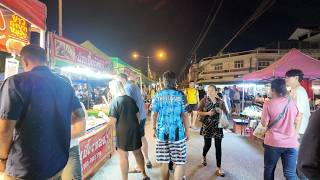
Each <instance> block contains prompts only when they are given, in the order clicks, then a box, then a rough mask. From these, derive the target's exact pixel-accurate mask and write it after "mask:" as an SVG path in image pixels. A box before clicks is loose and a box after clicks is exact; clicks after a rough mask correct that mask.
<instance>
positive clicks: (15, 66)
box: [4, 58, 19, 79]
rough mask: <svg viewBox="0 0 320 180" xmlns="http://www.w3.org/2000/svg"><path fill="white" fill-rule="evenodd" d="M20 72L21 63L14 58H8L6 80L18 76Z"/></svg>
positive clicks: (5, 71)
mask: <svg viewBox="0 0 320 180" xmlns="http://www.w3.org/2000/svg"><path fill="white" fill-rule="evenodd" d="M18 71H19V61H18V60H16V59H14V58H7V59H6V64H5V69H4V79H7V78H8V77H10V76H13V75H16V74H18Z"/></svg>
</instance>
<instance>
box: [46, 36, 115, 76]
mask: <svg viewBox="0 0 320 180" xmlns="http://www.w3.org/2000/svg"><path fill="white" fill-rule="evenodd" d="M50 48H51V53H50V55H51V57H53V58H54V59H55V58H57V59H59V60H62V61H67V62H71V63H74V64H78V65H82V66H85V67H88V68H93V69H96V70H100V71H110V70H111V69H112V63H111V62H109V61H106V60H104V59H103V58H101V57H99V56H97V55H95V54H93V53H92V52H91V51H89V50H87V49H85V48H84V47H82V46H80V45H78V44H76V43H74V42H72V41H70V40H68V39H66V38H63V37H61V36H57V35H54V34H51V38H50Z"/></svg>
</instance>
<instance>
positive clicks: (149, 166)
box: [146, 161, 152, 169]
mask: <svg viewBox="0 0 320 180" xmlns="http://www.w3.org/2000/svg"><path fill="white" fill-rule="evenodd" d="M146 167H147V168H148V169H151V168H152V164H151V162H150V161H147V163H146Z"/></svg>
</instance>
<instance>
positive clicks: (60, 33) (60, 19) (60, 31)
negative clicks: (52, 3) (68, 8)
mask: <svg viewBox="0 0 320 180" xmlns="http://www.w3.org/2000/svg"><path fill="white" fill-rule="evenodd" d="M59 36H62V0H59Z"/></svg>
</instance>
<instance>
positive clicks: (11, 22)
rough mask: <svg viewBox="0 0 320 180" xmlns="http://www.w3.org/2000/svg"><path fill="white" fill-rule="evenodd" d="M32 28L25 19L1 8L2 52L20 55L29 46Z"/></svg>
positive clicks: (0, 47) (0, 33) (0, 32)
mask: <svg viewBox="0 0 320 180" xmlns="http://www.w3.org/2000/svg"><path fill="white" fill-rule="evenodd" d="M30 28H31V24H30V23H29V22H27V21H26V20H25V19H24V18H22V17H20V16H18V15H17V14H14V13H13V12H11V11H10V10H8V9H6V8H4V7H2V6H0V51H5V52H9V53H15V54H20V50H21V49H22V47H24V46H25V45H27V44H29V37H30Z"/></svg>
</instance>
